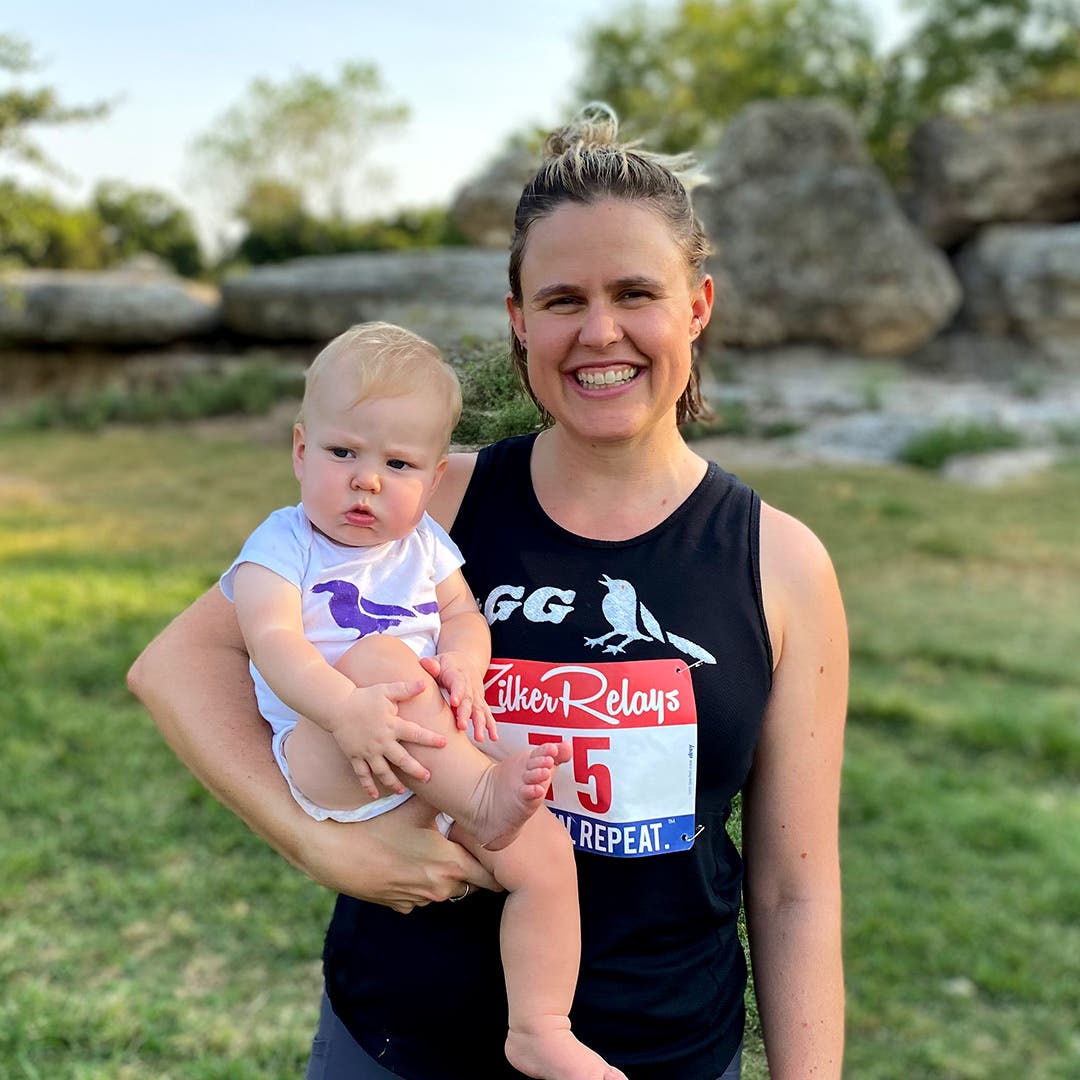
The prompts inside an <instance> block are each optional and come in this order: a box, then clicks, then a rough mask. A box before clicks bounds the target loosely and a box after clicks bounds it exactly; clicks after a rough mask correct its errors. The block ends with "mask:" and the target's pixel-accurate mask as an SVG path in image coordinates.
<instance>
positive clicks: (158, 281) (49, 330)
mask: <svg viewBox="0 0 1080 1080" xmlns="http://www.w3.org/2000/svg"><path fill="white" fill-rule="evenodd" d="M219 321H220V297H219V295H218V292H217V290H216V289H214V288H212V287H210V286H207V285H200V284H196V283H193V282H190V281H185V280H184V279H183V278H179V277H174V276H172V275H171V274H163V273H159V272H157V271H150V272H146V271H141V270H138V269H135V270H101V271H77V270H63V271H61V270H24V271H13V272H10V273H7V274H4V275H3V276H2V277H0V340H2V341H6V342H10V343H13V344H25V345H102V346H107V347H132V346H141V345H166V344H169V343H170V342H174V341H180V340H183V339H186V338H198V337H202V336H204V335H206V334H209V333H211V332H212V331H213V330H214V329H215V328H216V327H217V326H218V324H219Z"/></svg>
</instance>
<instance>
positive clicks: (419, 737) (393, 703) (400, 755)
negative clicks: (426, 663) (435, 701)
mask: <svg viewBox="0 0 1080 1080" xmlns="http://www.w3.org/2000/svg"><path fill="white" fill-rule="evenodd" d="M423 689H424V684H423V682H421V681H420V680H419V679H417V680H416V681H415V682H392V683H378V684H376V685H374V686H358V687H357V688H356V689H355V690H354V691H353V692H352V693H351V694H350V695H349V697H348V698H347V699H346V702H345V708H344V710H342V714H341V716H340V718H339V719H338V721H337V722H336V723H335V725H334V727H332V728H331V729H330V733H331V735H333V736H334V741H335V742H336V743H337V744H338V746H339V747H340V749H341V752H342V753H343V754H344V755H345V756H346V757H347V758H348V759H349V762H350V764H351V765H352V768H353V772H355V773H356V775H357V777H358V778H359V780H360V784H361V786H362V787H363V789H364V791H365V793H366V794H367V795H369V796H370V797H371V798H373V799H377V798H379V796H380V795H382V794H383V793H382V792H381V791H380V790H379V788H378V786H377V785H376V781H378V783H381V784H383V785H384V786H385V787H387V788H389V789H390V790H391V791H395V792H397V793H398V794H400V793H402V792H403V791H404V790H405V787H404V785H403V784H402V783H401V781H400V780H399V779H398V777H397V776H395V775H394V772H393V770H392V769H391V766H393V767H394V768H396V769H399V770H400V771H401V772H403V773H404V774H405V775H406V776H410V777H412V778H413V779H414V780H419V781H420V782H421V783H427V781H428V780H430V779H431V773H430V771H429V770H428V769H426V768H425V767H424V766H423V765H421V764H420V762H419V761H417V760H416V758H414V757H413V756H412V754H410V753H409V751H408V750H406V749H405V747H404V746H402V745H401V744H402V743H406V742H410V743H416V744H418V745H419V746H435V747H439V746H445V745H446V736H445V735H439V734H437V733H436V732H434V731H428V729H427V728H425V727H421V726H420V725H419V724H417V723H415V722H414V721H412V720H405V719H404V718H403V717H401V716H399V715H398V702H399V701H407V700H408V699H409V698H413V697H416V695H417V694H419V693H420V691H421V690H423Z"/></svg>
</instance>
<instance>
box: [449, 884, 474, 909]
mask: <svg viewBox="0 0 1080 1080" xmlns="http://www.w3.org/2000/svg"><path fill="white" fill-rule="evenodd" d="M471 892H472V885H470V884H469V882H467V881H466V882H465V891H464V892H463V893H462V894H461V895H460V896H451V897H450V903H451V904H456V903H457V902H458V901H459V900H464V899H465V897H466V896H468V895H469V893H471Z"/></svg>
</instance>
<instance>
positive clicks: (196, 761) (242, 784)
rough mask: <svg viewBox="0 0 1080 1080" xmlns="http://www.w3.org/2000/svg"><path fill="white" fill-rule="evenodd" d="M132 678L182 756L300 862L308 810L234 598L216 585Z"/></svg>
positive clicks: (146, 655) (155, 644) (164, 635)
mask: <svg viewBox="0 0 1080 1080" xmlns="http://www.w3.org/2000/svg"><path fill="white" fill-rule="evenodd" d="M128 686H129V687H130V689H131V691H132V693H134V694H135V696H136V697H138V698H139V700H140V701H142V703H143V704H144V705H145V706H146V708H147V709H148V710H149V712H150V716H151V717H152V718H153V721H154V723H155V724H156V725H157V727H158V729H159V730H160V731H161V733H162V735H163V736H164V737H165V740H166V742H168V744H169V746H170V747H171V748H172V750H173V752H174V753H175V754H176V756H177V757H179V758H180V760H181V761H182V762H183V763H184V764H185V765H186V766H187V767H188V768H189V769H190V770H191V772H192V773H194V775H195V776H196V777H197V778H198V779H199V780H200V781H201V782H202V783H203V784H204V785H205V786H206V787H207V789H209V791H210V792H212V793H213V795H214V796H215V797H216V798H217V799H218V800H219V801H220V802H222V803H224V804H225V805H226V806H227V807H228V808H229V809H230V810H232V811H233V812H234V813H235V814H237V815H238V816H239V817H240V818H242V819H243V820H244V822H245V823H246V824H247V825H248V826H249V827H250V828H251V829H252V830H253V831H255V832H256V833H258V834H259V835H260V836H262V837H263V839H265V840H266V841H268V842H269V843H270V844H271V845H272V846H273V847H274V848H276V849H277V850H278V851H280V852H281V854H283V855H284V856H285V857H286V858H287V859H289V860H290V861H291V862H294V863H298V861H299V855H300V852H299V847H300V840H299V837H298V836H297V835H296V833H297V829H298V828H300V827H302V826H303V824H304V822H303V820H302V818H303V814H302V812H299V813H300V817H299V818H298V817H297V812H298V808H296V807H295V805H294V804H293V802H292V798H291V796H290V795H289V793H288V788H287V787H286V786H285V784H284V781H283V779H282V777H281V774H280V773H279V772H278V768H277V766H276V764H275V763H274V760H273V756H272V755H271V753H270V738H269V729H268V728H267V727H266V724H265V722H264V721H263V719H262V717H261V716H260V715H259V712H258V709H257V707H256V704H255V695H254V691H253V688H252V684H251V679H250V676H249V675H248V660H247V654H246V653H245V651H244V645H243V639H242V638H241V636H240V631H239V627H238V626H237V623H236V618H235V614H234V612H233V607H232V605H231V604H230V603H229V602H228V600H226V599H225V597H224V596H223V595H222V594H221V591H220V590H219V589H217V588H216V587H215V588H213V589H211V590H210V591H209V592H207V593H206V594H205V595H204V596H202V597H200V598H199V599H198V600H196V601H195V603H194V604H192V606H191V607H190V608H188V609H187V610H186V611H184V612H182V613H181V614H180V615H179V616H177V618H176V619H174V620H173V621H172V622H171V623H170V624H169V625H168V626H167V627H166V628H165V629H164V630H163V631H162V632H161V633H160V634H159V635H158V636H157V637H156V638H155V639H154V640H153V641H152V642H151V643H150V644H149V645H148V646H147V647H146V649H145V650H144V651H143V653H142V655H141V656H140V657H139V658H138V659H137V660H136V661H135V663H134V664H133V665H132V668H131V671H130V672H129V673H128Z"/></svg>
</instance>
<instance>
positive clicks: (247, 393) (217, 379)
mask: <svg viewBox="0 0 1080 1080" xmlns="http://www.w3.org/2000/svg"><path fill="white" fill-rule="evenodd" d="M303 390H304V377H303V374H302V372H300V371H298V370H296V369H293V368H284V367H282V366H280V365H277V364H274V363H272V362H270V361H267V360H253V361H250V362H248V363H245V364H243V365H241V366H240V367H237V368H236V369H234V370H231V371H222V372H199V373H196V374H192V375H187V376H186V377H184V378H181V379H178V380H177V381H176V382H175V383H173V384H172V385H171V386H168V387H165V388H164V389H163V388H162V387H160V386H151V387H142V388H135V389H131V390H116V389H109V390H101V391H98V392H96V393H93V394H84V395H80V396H78V397H69V396H64V395H60V394H54V395H51V396H49V397H44V398H41V399H39V400H38V401H36V402H34V404H33V405H31V406H29V407H27V408H26V409H24V410H22V411H16V412H12V413H9V414H8V415H7V416H6V417H5V418H4V421H3V425H2V426H3V427H6V428H8V429H22V430H26V429H41V428H75V429H78V430H83V431H96V430H97V429H98V428H100V427H102V426H103V425H105V424H108V423H133V424H155V423H161V422H164V421H170V420H171V421H183V420H198V419H202V418H205V417H211V416H229V415H246V416H260V415H263V414H264V413H266V412H268V411H269V410H270V408H271V407H272V406H273V405H275V404H276V403H277V402H279V401H283V400H288V399H290V398H297V399H298V398H299V397H300V396H301V394H303Z"/></svg>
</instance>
